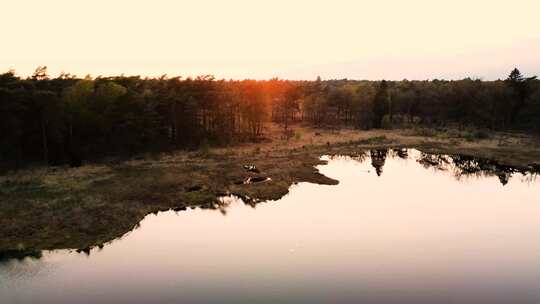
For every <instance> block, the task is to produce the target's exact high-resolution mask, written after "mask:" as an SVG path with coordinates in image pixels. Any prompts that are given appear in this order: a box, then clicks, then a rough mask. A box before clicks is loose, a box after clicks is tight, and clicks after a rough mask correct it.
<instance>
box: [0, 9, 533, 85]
mask: <svg viewBox="0 0 540 304" xmlns="http://www.w3.org/2000/svg"><path fill="white" fill-rule="evenodd" d="M3 2H4V3H2V10H1V12H0V26H1V27H2V29H4V31H3V33H2V42H3V43H2V47H1V48H0V71H6V70H8V69H10V68H14V69H16V71H17V72H18V73H19V74H20V75H26V74H29V73H31V71H33V69H34V68H35V67H36V66H38V65H47V66H48V67H49V70H50V72H51V73H52V74H53V75H55V74H57V73H59V72H60V71H62V70H63V71H67V72H72V73H74V74H77V75H79V76H84V75H86V74H92V75H94V76H96V75H100V74H102V75H111V74H120V73H125V74H140V75H149V76H155V75H161V74H169V75H183V76H188V75H200V74H214V75H216V76H217V77H218V78H222V77H223V78H269V77H273V76H278V77H282V78H292V79H297V78H304V79H314V78H315V77H316V76H317V75H321V76H322V77H323V78H343V77H348V78H354V79H380V78H388V79H402V78H408V79H425V78H462V77H466V76H472V77H482V78H484V79H493V78H499V77H505V76H506V74H507V72H508V71H509V70H510V69H511V68H513V67H514V66H518V67H519V68H521V69H522V70H523V71H524V72H525V73H526V74H538V73H539V72H540V63H539V60H538V54H540V27H539V23H538V12H539V11H540V1H538V0H521V1H520V0H515V1H497V0H491V1H484V0H478V1H473V0H469V1H465V0H454V1H436V0H431V1H428V0H425V1H424V0H408V1H374V0H373V1H360V0H358V1H345V0H333V1H315V0H297V1H294V0H288V1H286V0H273V1H257V0H251V1H249V0H245V1H243V0H227V1H223V0H222V1H218V0H214V1H212V0H197V1H181V0H180V1H172V0H152V1H138V0H116V1H113V0H93V1H82V0H49V1H42V0H26V1H25V0H18V1H9V0H3Z"/></svg>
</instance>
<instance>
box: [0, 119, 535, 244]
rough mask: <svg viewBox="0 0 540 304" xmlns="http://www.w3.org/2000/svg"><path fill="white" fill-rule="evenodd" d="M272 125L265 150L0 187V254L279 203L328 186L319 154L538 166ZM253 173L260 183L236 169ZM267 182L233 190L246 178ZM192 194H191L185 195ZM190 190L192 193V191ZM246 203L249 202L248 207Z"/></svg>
mask: <svg viewBox="0 0 540 304" xmlns="http://www.w3.org/2000/svg"><path fill="white" fill-rule="evenodd" d="M281 132H282V131H281V129H280V128H279V126H276V125H270V126H269V127H268V129H267V130H266V134H265V137H266V138H267V140H265V141H262V142H260V143H256V144H253V143H252V144H249V143H246V144H241V145H238V146H236V147H226V148H213V149H212V148H210V149H208V150H207V151H204V153H200V152H198V151H197V152H186V151H178V152H175V153H164V154H161V155H157V156H156V155H152V156H143V157H138V158H137V159H134V160H125V161H123V162H117V163H102V164H94V165H87V166H84V167H81V168H67V167H64V168H57V169H50V168H34V169H28V170H23V171H18V172H13V173H9V174H7V175H5V176H2V177H0V235H1V236H2V237H1V238H0V252H1V251H5V250H14V249H15V250H22V249H25V250H41V249H54V248H87V247H91V246H95V245H99V244H102V243H104V242H107V241H110V240H112V239H114V238H116V237H119V236H121V235H123V234H124V233H126V232H127V231H129V230H131V229H132V228H133V227H134V226H135V225H137V223H138V222H139V221H140V220H141V219H142V218H143V217H144V216H145V215H146V214H148V213H151V212H156V211H159V210H167V209H170V208H179V209H183V208H186V207H188V206H200V207H203V208H218V207H219V206H218V205H217V204H218V203H217V201H216V197H218V196H221V195H224V194H228V193H234V194H236V195H238V196H240V197H243V198H245V199H246V200H247V201H248V203H252V204H254V203H256V202H257V201H259V200H272V199H279V198H280V197H282V196H283V195H285V194H286V193H287V192H288V189H289V187H290V185H291V184H293V183H296V182H301V181H307V182H313V183H319V184H335V183H336V181H335V180H332V179H329V178H327V177H325V176H323V175H321V174H319V173H318V172H317V170H316V169H315V167H314V166H315V165H317V164H320V163H322V161H320V160H319V156H320V155H322V154H350V153H354V152H357V151H359V150H361V149H370V148H381V147H416V148H420V149H423V150H426V151H429V152H442V153H454V154H455V153H462V154H470V155H474V156H479V157H484V158H493V159H496V160H498V161H499V162H501V163H503V164H508V165H514V166H525V165H527V164H530V163H540V143H539V141H538V140H537V139H535V138H533V137H530V136H526V135H522V134H509V133H490V134H488V136H476V137H472V140H469V139H467V137H465V136H463V134H461V133H459V131H455V130H444V131H440V130H421V131H418V130H371V131H358V130H353V129H341V130H326V129H312V128H307V127H303V126H294V132H295V134H299V135H296V136H293V137H292V138H290V139H289V140H286V139H282V136H281V134H282V133H281ZM244 164H254V165H255V166H257V168H258V169H259V170H260V173H254V172H248V171H246V170H245V169H244V168H243V167H242V166H243V165H244ZM254 176H261V177H270V178H271V180H270V181H267V182H261V183H254V184H241V183H240V184H239V183H238V181H244V180H245V179H247V178H248V177H254ZM190 189H191V190H190ZM193 189H197V190H193ZM248 198H249V199H248Z"/></svg>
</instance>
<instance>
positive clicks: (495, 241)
mask: <svg viewBox="0 0 540 304" xmlns="http://www.w3.org/2000/svg"><path fill="white" fill-rule="evenodd" d="M324 158H325V159H328V160H329V162H328V164H327V165H323V166H320V167H319V170H320V171H321V173H323V174H325V175H327V176H329V177H332V178H335V179H337V180H339V182H340V183H339V185H337V186H323V185H315V184H309V183H300V184H298V185H294V186H292V187H291V189H290V193H289V194H288V195H287V196H285V197H283V198H282V199H280V200H278V201H272V202H265V203H260V204H257V205H256V206H255V207H251V206H249V205H245V204H243V203H242V201H240V200H239V199H235V198H225V199H224V202H223V204H224V205H223V206H222V208H221V209H222V210H221V211H222V212H219V211H216V210H203V209H194V210H187V211H182V212H178V213H176V212H173V211H170V212H162V213H159V214H157V215H148V216H147V217H146V218H145V219H144V220H143V221H142V222H141V225H140V227H139V228H138V229H136V230H134V231H132V232H130V233H128V234H127V235H125V236H123V237H122V238H121V239H118V240H115V241H113V242H111V243H109V244H107V245H106V246H105V247H104V248H102V249H100V250H99V249H97V248H96V249H94V250H92V251H91V252H90V254H89V255H86V254H84V253H76V252H70V251H55V252H45V253H43V256H42V257H41V258H39V259H32V258H26V259H24V260H10V261H4V262H2V263H1V264H0V303H475V304H477V303H540V183H539V182H538V181H537V180H536V178H535V175H533V174H530V173H527V172H521V173H520V172H515V170H513V169H512V168H507V167H503V168H502V169H501V168H495V166H494V165H493V164H492V163H490V162H487V163H485V162H484V163H478V162H477V161H476V160H474V159H468V158H464V159H460V158H452V157H449V156H444V155H425V154H422V153H421V152H419V151H416V150H400V151H395V150H394V151H392V150H390V151H387V150H379V151H371V152H369V151H368V152H366V153H363V154H360V155H359V156H358V157H354V158H351V157H324Z"/></svg>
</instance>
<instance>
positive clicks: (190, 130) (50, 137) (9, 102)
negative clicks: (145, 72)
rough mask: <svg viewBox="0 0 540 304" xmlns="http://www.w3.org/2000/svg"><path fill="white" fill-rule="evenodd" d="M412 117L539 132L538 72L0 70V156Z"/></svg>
mask: <svg viewBox="0 0 540 304" xmlns="http://www.w3.org/2000/svg"><path fill="white" fill-rule="evenodd" d="M268 122H276V123H279V124H281V125H282V126H283V131H284V136H285V137H288V136H289V135H288V134H291V132H292V131H291V129H292V128H293V125H294V124H295V123H299V122H302V123H305V124H310V125H313V126H317V127H333V128H335V127H340V126H349V127H355V128H359V129H371V128H403V127H414V126H417V125H422V126H433V127H444V126H452V127H457V128H465V127H474V128H481V129H490V130H520V131H525V132H528V133H535V134H540V81H539V80H537V79H536V77H524V76H523V75H522V74H521V73H520V72H519V71H518V70H517V69H514V70H513V71H512V72H511V73H510V75H509V76H508V78H507V79H505V80H497V81H481V80H474V79H463V80H457V81H446V80H432V81H408V80H402V81H384V80H383V81H356V80H347V79H344V80H326V81H322V80H321V79H320V78H319V79H317V80H316V81H286V80H279V79H271V80H263V81H255V80H242V81H237V80H216V79H214V78H213V77H212V76H201V77H197V78H186V79H183V78H180V77H167V76H162V77H160V78H142V77H139V76H129V77H128V76H117V77H97V78H92V77H89V76H88V77H85V78H77V77H75V76H73V75H70V74H65V73H62V74H61V75H59V76H58V77H56V78H52V77H50V76H49V75H48V74H47V69H46V67H38V68H37V69H36V71H35V72H34V74H33V75H32V76H30V77H27V78H21V77H18V76H16V74H15V72H14V71H9V72H7V73H4V74H0V164H1V166H2V167H10V168H17V167H21V166H23V165H25V164H27V163H31V162H43V163H45V164H49V165H58V164H66V163H68V164H70V165H72V166H78V165H80V164H81V163H82V162H83V161H85V160H88V159H95V158H99V157H103V156H106V155H130V154H134V153H137V152H141V151H163V150H168V149H177V148H196V147H199V146H200V145H208V144H215V145H225V144H234V143H236V142H241V141H250V140H257V139H258V138H260V137H262V136H264V133H265V124H267V123H268Z"/></svg>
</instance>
